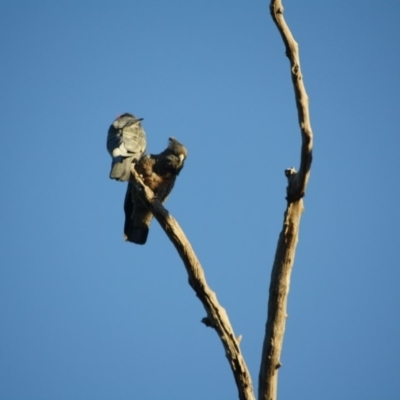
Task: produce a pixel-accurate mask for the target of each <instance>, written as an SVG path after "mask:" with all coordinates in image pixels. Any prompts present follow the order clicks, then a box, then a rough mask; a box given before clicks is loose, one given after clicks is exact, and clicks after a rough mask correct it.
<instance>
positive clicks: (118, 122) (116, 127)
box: [107, 113, 146, 182]
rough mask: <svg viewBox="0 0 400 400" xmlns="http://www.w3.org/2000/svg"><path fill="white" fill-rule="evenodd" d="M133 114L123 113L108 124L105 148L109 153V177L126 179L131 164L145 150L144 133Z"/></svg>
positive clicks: (137, 159) (140, 119) (128, 175)
mask: <svg viewBox="0 0 400 400" xmlns="http://www.w3.org/2000/svg"><path fill="white" fill-rule="evenodd" d="M140 121H143V118H136V117H135V116H134V115H133V114H129V113H124V114H122V115H120V116H118V117H117V118H116V119H115V121H114V122H113V123H112V124H111V125H110V128H109V129H108V135H107V150H108V152H109V153H110V155H111V158H112V162H111V171H110V178H111V179H116V180H117V181H122V182H124V181H128V180H129V177H130V174H131V172H130V168H131V164H132V163H135V162H137V161H139V159H140V157H141V156H142V155H143V154H144V152H145V151H146V133H145V131H144V129H143V128H142V125H141V123H140Z"/></svg>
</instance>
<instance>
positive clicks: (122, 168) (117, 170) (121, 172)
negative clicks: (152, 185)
mask: <svg viewBox="0 0 400 400" xmlns="http://www.w3.org/2000/svg"><path fill="white" fill-rule="evenodd" d="M131 163H132V160H131V158H124V157H114V158H113V160H112V163H111V172H110V179H116V180H117V181H123V182H125V181H128V180H129V177H130V175H131V170H130V168H131Z"/></svg>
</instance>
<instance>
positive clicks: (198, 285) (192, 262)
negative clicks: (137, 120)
mask: <svg viewBox="0 0 400 400" xmlns="http://www.w3.org/2000/svg"><path fill="white" fill-rule="evenodd" d="M131 172H132V174H131V181H132V182H133V183H134V184H135V185H137V187H138V188H140V193H141V200H142V201H143V202H144V203H145V205H146V206H147V207H148V208H149V209H150V210H151V212H152V213H153V214H154V217H155V218H156V219H157V221H158V222H159V224H160V225H161V227H162V228H163V230H164V231H165V233H166V234H167V236H168V237H169V239H170V240H171V242H172V243H173V245H174V246H175V248H176V249H177V251H178V253H179V255H180V257H181V259H182V261H183V263H184V265H185V267H186V271H187V274H188V276H189V284H190V286H191V287H192V288H193V290H194V291H195V293H196V295H197V297H198V298H199V299H200V301H201V302H202V304H203V306H204V308H205V310H206V313H207V316H206V317H205V318H203V320H202V322H203V323H204V324H205V325H206V326H209V327H212V328H214V329H215V331H216V332H217V334H218V336H219V338H220V339H221V342H222V344H223V346H224V349H225V353H226V357H227V359H228V361H229V365H230V366H231V369H232V372H233V375H234V378H235V382H236V386H237V388H238V392H239V399H241V400H254V399H255V397H254V391H253V385H252V381H251V377H250V373H249V371H248V369H247V366H246V363H245V361H244V358H243V356H242V354H241V351H240V347H239V342H240V339H239V338H237V337H236V336H235V334H234V332H233V328H232V326H231V323H230V321H229V318H228V315H227V313H226V311H225V309H224V308H223V307H221V305H220V304H219V303H218V300H217V296H216V295H215V293H214V292H213V291H212V290H211V289H210V288H209V286H208V285H207V281H206V278H205V275H204V271H203V268H202V267H201V264H200V261H199V260H198V258H197V257H196V254H195V252H194V251H193V248H192V246H191V244H190V242H189V241H188V239H187V237H186V235H185V233H184V232H183V231H182V229H181V228H180V226H179V224H178V222H177V221H176V220H175V219H174V218H173V217H172V215H171V214H170V213H169V212H168V211H167V210H166V209H165V208H164V207H163V205H162V204H161V203H160V202H159V201H158V200H157V199H155V198H154V195H153V192H152V191H151V189H150V188H148V187H147V186H145V185H144V184H143V182H142V180H141V179H140V177H139V175H138V174H137V173H136V171H135V169H134V168H133V167H132V168H131Z"/></svg>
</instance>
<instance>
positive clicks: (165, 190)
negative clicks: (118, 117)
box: [124, 138, 187, 244]
mask: <svg viewBox="0 0 400 400" xmlns="http://www.w3.org/2000/svg"><path fill="white" fill-rule="evenodd" d="M186 157H187V150H186V147H185V146H184V145H183V144H181V143H179V142H178V141H177V140H176V139H175V138H169V141H168V147H167V148H166V149H165V150H164V151H163V152H162V153H160V154H156V155H154V154H147V155H145V156H143V157H142V158H141V159H140V160H139V162H137V163H136V164H135V170H136V171H137V173H138V174H139V175H141V176H142V179H143V182H144V183H145V184H146V186H148V187H149V188H150V189H151V190H152V191H153V192H154V195H155V196H156V197H157V198H158V200H159V201H161V202H162V203H163V202H164V201H165V200H166V199H167V197H168V195H169V194H170V193H171V190H172V188H173V187H174V184H175V179H176V177H177V176H178V174H179V172H180V171H181V169H182V168H183V164H184V162H185V159H186ZM124 210H125V226H124V235H125V240H126V241H128V242H132V243H136V244H145V243H146V240H147V235H148V233H149V226H150V222H151V220H152V219H153V214H152V213H151V212H150V211H149V210H148V209H147V208H146V207H145V205H144V204H143V203H142V201H141V200H140V197H139V195H138V193H137V189H136V186H135V185H134V184H132V183H129V184H128V188H127V191H126V195H125V203H124Z"/></svg>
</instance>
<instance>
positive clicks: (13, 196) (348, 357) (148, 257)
mask: <svg viewBox="0 0 400 400" xmlns="http://www.w3.org/2000/svg"><path fill="white" fill-rule="evenodd" d="M300 3H301V4H300ZM284 6H285V17H286V20H287V22H288V23H289V25H290V28H291V30H292V32H293V34H294V36H295V38H296V40H297V41H298V42H299V44H300V55H301V62H302V70H303V75H304V80H305V84H306V89H307V91H308V94H309V97H310V110H311V122H312V126H313V130H314V135H315V149H314V163H313V166H312V173H311V179H310V183H309V187H308V191H307V195H306V198H305V212H304V214H303V218H302V222H301V229H300V240H299V245H298V251H297V255H296V260H295V266H294V270H293V275H292V280H291V291H290V296H289V306H288V314H289V318H288V320H287V326H286V328H287V329H286V335H285V340H284V351H283V354H282V364H283V367H282V369H281V370H280V374H279V399H280V400H282V399H293V398H297V399H307V400H314V399H315V400H316V399H325V400H330V399H332V400H333V399H335V400H337V399H341V400H342V399H345V400H346V399H349V400H352V399H374V400H375V399H395V398H398V393H399V392H400V371H399V364H400V312H399V308H400V291H399V286H400V265H399V248H400V239H399V230H398V228H399V225H400V212H399V210H400V182H399V178H398V171H399V167H400V163H399V157H398V149H399V145H400V132H399V122H400V102H399V92H400V78H399V76H400V74H399V72H400V46H399V41H400V28H399V23H398V16H399V12H400V3H399V2H398V1H395V0H391V1H389V0H388V1H383V2H376V1H372V0H367V1H352V2H337V1H332V0H328V1H324V2H321V1H315V0H311V1H307V2H298V1H293V0H290V1H289V0H287V1H285V2H284ZM0 30H1V35H0V49H1V54H2V61H1V63H0V71H1V73H0V85H1V86H0V101H1V107H0V115H1V124H2V127H1V148H0V167H1V171H2V173H1V175H0V184H1V188H2V195H1V207H0V224H1V225H0V226H1V231H0V260H1V267H0V321H1V323H0V398H1V399H4V400H26V399H39V400H54V399H58V400H70V399H93V400H109V399H122V400H125V399H150V400H152V399H160V398H163V399H174V400H180V399H182V400H187V399H191V400H198V399H206V398H207V399H234V398H237V390H236V387H235V384H234V380H233V377H232V374H231V371H230V368H229V366H228V363H227V361H226V358H225V355H224V351H223V348H222V345H221V343H220V341H219V339H218V337H217V335H216V333H215V332H214V331H213V330H211V329H209V328H206V327H205V326H204V325H202V324H201V323H200V320H201V319H202V318H203V317H204V316H205V312H204V310H203V309H202V306H201V304H200V303H199V301H198V299H197V298H196V296H195V295H194V293H193V291H192V290H191V288H190V287H189V285H188V284H187V276H186V272H185V269H184V267H183V264H182V262H181V260H180V258H179V257H178V255H177V253H176V251H175V250H174V248H173V246H172V245H171V243H170V242H169V241H168V239H167V237H166V236H165V235H164V233H163V232H162V230H161V229H160V227H159V226H158V225H157V223H156V222H154V223H153V224H152V227H151V231H150V235H149V240H148V243H147V244H146V245H145V246H135V245H133V244H127V243H125V242H124V241H123V236H122V226H123V212H122V204H123V197H124V193H125V184H121V183H118V182H115V181H112V180H110V179H109V178H108V174H109V169H110V157H109V155H108V154H107V152H106V148H105V147H106V146H105V142H106V135H107V130H108V127H109V125H110V124H111V123H112V121H113V120H114V118H115V117H116V115H118V114H121V113H123V112H133V113H134V114H135V115H137V116H139V117H143V118H144V122H143V126H144V128H145V130H146V132H147V137H148V151H149V152H152V153H158V152H160V151H161V150H163V149H164V148H165V146H166V144H167V139H168V137H169V136H175V137H176V138H178V139H179V140H180V141H182V142H183V143H184V144H185V145H186V146H187V148H188V151H189V156H188V159H187V162H186V165H185V168H184V170H183V171H182V173H181V175H180V176H179V179H178V181H177V184H176V187H175V189H174V191H173V193H172V195H171V196H170V198H169V200H168V202H167V204H166V206H167V209H168V210H169V211H170V212H171V213H172V214H173V215H174V216H175V217H176V218H177V220H178V221H179V223H180V224H181V226H182V228H183V229H184V230H185V232H186V234H187V236H188V238H189V239H190V241H191V243H192V245H193V247H194V249H195V251H196V253H197V255H198V257H199V259H200V261H201V263H202V265H203V267H204V269H205V273H206V277H207V279H208V282H209V284H210V286H211V288H212V289H213V290H214V291H215V292H216V293H217V296H218V299H219V300H220V302H221V304H222V305H223V306H224V307H225V308H226V310H227V312H228V314H229V316H230V319H231V322H232V325H233V327H234V329H235V333H236V334H237V335H243V339H242V342H241V347H242V350H243V353H244V356H245V359H246V361H247V364H248V366H249V368H250V371H251V373H252V377H253V384H254V386H257V380H258V369H259V363H260V356H261V346H262V340H263V335H264V326H265V321H266V305H267V294H268V287H269V277H270V270H271V266H272V262H273V258H274V252H275V246H276V242H277V238H278V234H279V232H280V229H281V226H282V218H283V212H284V209H285V187H286V180H285V177H284V169H285V168H287V167H291V166H295V167H298V165H299V154H300V133H299V128H298V123H297V114H296V109H295V102H294V95H293V88H292V83H291V80H290V74H289V62H288V60H287V58H286V57H285V55H284V46H283V43H282V40H281V38H280V36H279V34H278V31H277V29H276V27H275V25H274V24H273V22H272V19H271V17H270V15H269V9H268V1H259V0H255V1H243V0H242V1H239V0H234V1H222V0H213V1H197V2H195V1H176V0H171V1H160V0H158V1H155V0H154V1H144V0H136V1H112V2H111V1H96V2H95V1H68V2H65V1H58V2H51V1H18V0H17V1H10V0H6V1H2V2H1V3H0Z"/></svg>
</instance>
